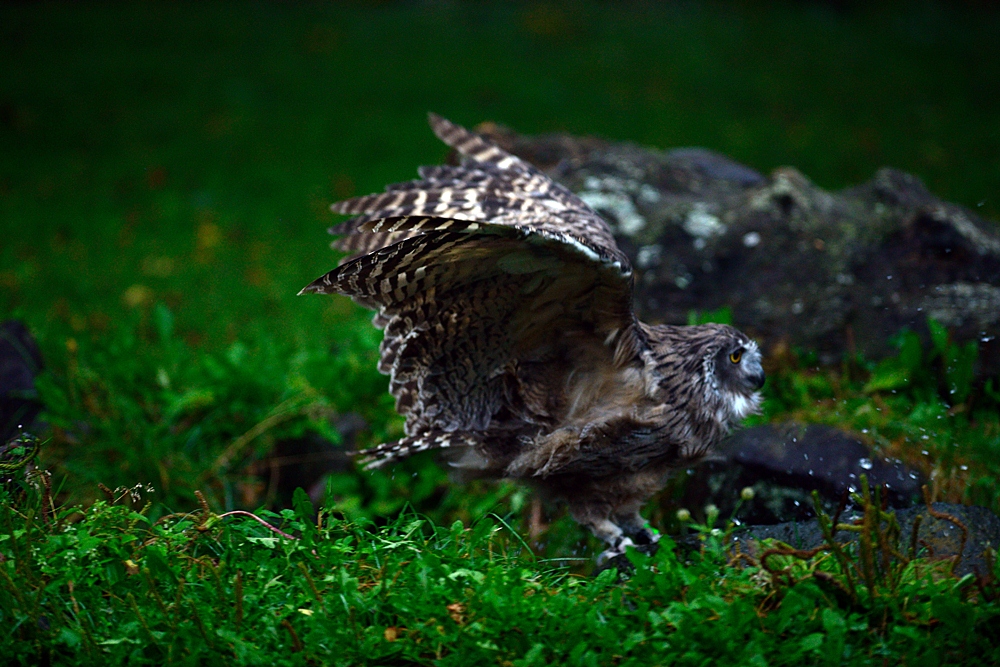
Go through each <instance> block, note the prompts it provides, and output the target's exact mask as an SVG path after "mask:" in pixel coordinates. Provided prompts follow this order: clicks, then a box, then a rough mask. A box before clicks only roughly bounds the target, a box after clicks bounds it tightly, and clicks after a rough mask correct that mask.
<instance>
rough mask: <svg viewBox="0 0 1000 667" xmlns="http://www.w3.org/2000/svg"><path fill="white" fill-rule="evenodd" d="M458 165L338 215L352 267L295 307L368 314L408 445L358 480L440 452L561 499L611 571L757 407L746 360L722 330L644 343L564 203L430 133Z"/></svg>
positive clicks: (619, 287)
mask: <svg viewBox="0 0 1000 667" xmlns="http://www.w3.org/2000/svg"><path fill="white" fill-rule="evenodd" d="M430 124H431V127H432V128H433V130H434V132H435V133H436V134H437V136H438V137H440V138H441V140H442V141H444V142H445V143H446V144H448V145H449V146H451V147H453V148H454V149H455V150H457V151H458V153H459V154H461V156H462V157H463V160H462V163H461V165H460V166H435V167H422V168H421V169H420V170H419V174H420V178H419V179H418V180H415V181H410V182H408V183H399V184H395V185H390V186H388V187H387V188H386V192H385V193H381V194H373V195H368V196H365V197H357V198H355V199H350V200H347V201H343V202H340V203H337V204H334V205H333V207H332V210H333V211H334V212H335V213H344V214H356V217H354V218H351V219H350V220H348V221H347V222H345V223H343V224H341V225H339V226H337V227H334V228H333V229H331V230H330V231H331V233H333V234H339V235H342V236H341V238H339V239H338V240H337V241H335V242H334V244H333V245H334V247H335V248H338V249H340V250H344V251H346V252H347V253H348V256H347V257H346V258H345V259H344V260H343V261H342V262H341V265H340V266H339V267H338V268H336V269H334V270H333V271H331V272H329V273H327V274H326V275H324V276H322V277H321V278H319V279H317V280H315V281H314V282H313V283H312V284H310V285H309V286H308V287H306V288H305V289H303V290H302V293H307V292H318V293H321V294H329V293H338V294H345V295H347V296H349V297H351V298H352V299H354V300H355V301H356V302H357V303H359V304H362V305H364V306H367V307H369V308H372V309H374V310H376V311H377V314H376V315H375V318H374V323H375V326H377V327H380V328H382V329H384V331H385V337H384V340H383V341H382V347H381V359H380V361H379V365H378V369H379V371H381V372H382V373H384V374H386V375H388V376H389V377H390V382H389V391H390V392H391V393H392V395H393V396H395V398H396V409H397V410H398V411H399V413H400V414H402V415H403V416H405V417H406V437H405V438H403V439H401V440H399V441H397V442H392V443H387V444H383V445H379V446H377V447H374V448H372V449H368V450H365V451H363V452H360V453H359V454H360V456H361V457H362V460H363V461H364V462H365V463H367V465H368V466H369V467H375V466H380V465H383V464H385V463H388V462H390V461H393V460H395V459H398V458H402V457H404V456H409V455H410V454H414V453H416V452H422V451H425V450H428V449H447V450H450V452H451V456H450V458H451V462H450V464H451V465H452V466H454V467H456V468H459V469H461V470H462V471H463V472H464V473H465V474H466V475H468V476H478V477H487V478H513V479H519V480H525V481H528V482H530V483H531V484H532V485H534V486H535V487H537V488H539V489H540V490H541V491H542V492H543V493H547V494H549V495H550V496H553V497H556V498H562V499H565V500H566V502H567V503H568V504H569V509H570V512H571V513H572V515H573V517H574V518H575V519H576V520H577V521H578V522H579V523H581V524H583V525H584V526H586V527H587V528H589V529H590V530H591V531H592V532H593V533H594V534H595V535H597V536H598V537H599V538H601V539H602V540H604V541H605V542H607V543H608V544H609V545H610V548H609V549H608V550H607V551H605V552H604V554H602V556H603V557H605V558H607V557H611V556H614V555H617V554H620V553H623V552H624V549H625V547H626V546H628V545H631V544H644V543H645V544H648V543H650V542H652V541H654V540H655V533H654V532H653V531H650V530H649V529H648V528H647V527H646V524H645V521H644V520H643V518H642V517H641V516H640V514H639V510H640V508H641V507H642V505H643V504H644V503H645V502H646V500H647V499H649V497H650V496H652V495H653V494H654V493H656V492H657V491H658V490H660V489H661V488H662V487H663V485H664V483H665V481H666V478H667V476H668V475H669V473H670V471H671V470H672V469H674V468H678V467H683V466H688V465H690V464H692V463H694V462H696V461H697V460H699V459H701V458H702V457H703V456H704V455H705V454H706V453H707V452H708V451H709V450H710V449H711V448H712V446H713V445H715V444H716V443H717V442H718V441H719V440H720V439H721V438H723V437H724V436H725V435H726V434H727V433H728V431H729V430H730V429H731V428H733V427H734V426H736V425H738V424H739V423H740V422H741V420H742V419H743V418H744V417H746V416H747V415H748V414H751V413H753V412H755V411H756V410H757V408H758V405H759V404H760V395H759V394H758V390H759V389H760V388H761V387H762V386H763V384H764V372H763V370H762V369H761V355H760V352H759V351H758V348H757V345H756V343H754V341H752V340H750V339H749V338H748V337H747V336H745V335H743V334H742V333H740V332H739V331H737V330H736V329H734V328H732V327H729V326H724V325H719V324H706V325H701V326H665V325H658V326H651V325H647V324H643V323H642V322H640V321H638V320H637V319H636V317H635V314H634V312H633V309H632V286H633V275H632V267H631V265H630V264H629V261H628V258H627V257H626V256H625V255H624V254H623V253H622V252H621V250H619V249H618V246H617V245H616V244H615V241H614V238H613V237H612V235H611V229H610V227H609V226H608V224H607V223H606V222H605V221H604V220H602V219H601V217H600V216H599V215H598V214H597V213H595V212H594V211H593V210H591V209H590V208H589V207H588V206H587V205H586V204H585V203H583V201H581V200H580V199H579V198H578V197H576V196H575V195H573V194H572V193H571V192H570V191H569V190H567V189H566V188H564V187H562V186H561V185H559V184H557V183H554V182H553V181H552V180H550V179H549V178H548V177H547V176H545V175H544V174H543V173H541V172H540V171H539V170H537V169H536V168H534V167H532V166H531V165H529V164H528V163H526V162H524V161H522V160H520V159H519V158H517V157H515V156H513V155H511V154H509V153H507V152H505V151H503V150H501V149H500V148H499V147H497V146H495V145H493V144H492V143H490V142H488V141H486V140H485V139H483V138H482V137H480V136H479V135H476V134H474V133H472V132H469V131H468V130H466V129H464V128H462V127H459V126H457V125H454V124H452V123H450V122H449V121H447V120H445V119H444V118H441V117H439V116H436V115H433V114H432V115H431V116H430Z"/></svg>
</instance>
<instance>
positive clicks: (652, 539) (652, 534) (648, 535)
mask: <svg viewBox="0 0 1000 667" xmlns="http://www.w3.org/2000/svg"><path fill="white" fill-rule="evenodd" d="M632 541H633V542H635V544H636V546H652V545H654V544H656V543H657V542H659V541H660V531H658V530H657V529H655V528H651V527H650V526H649V525H648V524H647V525H646V526H643V527H642V528H640V529H639V530H637V531H636V532H635V533H633V535H632Z"/></svg>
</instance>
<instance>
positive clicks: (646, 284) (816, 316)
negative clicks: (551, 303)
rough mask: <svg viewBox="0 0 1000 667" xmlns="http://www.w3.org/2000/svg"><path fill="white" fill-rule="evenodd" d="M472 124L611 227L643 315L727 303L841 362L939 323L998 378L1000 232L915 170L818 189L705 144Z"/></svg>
mask: <svg viewBox="0 0 1000 667" xmlns="http://www.w3.org/2000/svg"><path fill="white" fill-rule="evenodd" d="M478 129H479V131H480V132H482V133H483V134H486V135H488V136H489V137H490V138H492V139H493V140H494V141H496V142H497V143H498V144H500V145H501V146H502V147H504V148H505V149H507V150H509V151H510V152H512V153H514V154H516V155H518V156H520V157H522V158H524V159H526V160H528V161H530V162H532V163H534V164H536V165H537V166H538V167H540V168H541V169H543V170H545V171H546V172H547V173H548V174H549V175H550V176H551V177H553V178H554V179H555V180H557V181H559V182H561V183H563V184H564V185H566V186H567V187H569V188H570V189H571V190H573V191H574V192H575V193H577V194H578V195H579V196H580V197H581V198H583V199H584V201H586V202H588V203H589V204H590V205H591V206H593V207H594V208H596V209H597V210H598V211H600V212H601V213H602V214H603V215H604V216H605V217H606V218H607V219H608V220H609V222H611V223H612V225H613V227H614V230H615V234H616V237H617V239H618V243H619V245H620V246H621V248H622V250H624V251H625V252H626V253H627V254H628V255H629V257H630V258H631V259H632V262H633V263H634V265H635V267H636V269H637V280H636V289H637V295H636V308H637V309H638V310H639V312H640V315H641V316H642V317H643V318H644V319H646V320H647V321H650V322H669V323H684V322H686V321H687V318H688V314H689V312H690V311H712V310H716V309H719V308H722V307H728V308H730V309H731V313H732V318H733V323H734V324H735V325H736V326H738V327H740V328H742V329H744V330H746V331H748V332H749V333H751V334H753V335H755V336H757V337H758V338H760V339H761V340H762V341H763V342H764V343H765V346H766V347H770V348H773V347H774V346H776V345H781V344H786V345H799V346H803V347H805V348H808V349H810V350H815V351H817V352H818V353H819V355H820V360H821V361H824V362H835V361H839V359H840V358H841V355H842V353H843V352H845V351H858V352H861V353H863V354H864V355H865V356H866V357H868V358H872V359H877V358H880V357H883V356H886V355H888V354H890V353H892V352H893V351H894V350H893V348H892V345H891V343H890V341H889V338H890V336H891V334H893V333H896V332H897V331H899V330H900V329H901V328H903V327H910V328H912V329H914V330H916V331H918V332H923V333H926V322H927V318H928V317H932V318H934V319H936V320H937V321H939V322H940V323H942V324H944V325H946V326H947V327H948V328H949V329H950V330H951V331H952V335H953V336H954V338H955V339H956V340H957V341H959V342H961V341H968V340H976V341H978V342H979V343H980V366H981V367H980V368H979V369H978V370H979V372H980V373H987V374H994V373H996V372H997V371H998V370H1000V344H998V342H997V340H996V335H997V332H998V329H1000V234H998V229H997V227H996V225H995V224H993V223H990V222H987V221H984V220H982V219H981V218H979V217H978V216H976V215H975V214H974V213H973V212H971V211H969V210H968V209H965V208H963V207H961V206H958V205H955V204H949V203H948V202H944V201H941V200H940V199H938V198H937V197H935V196H934V195H933V194H931V193H930V192H928V191H927V189H926V188H925V187H924V185H923V184H922V183H921V182H920V180H919V179H918V178H916V177H915V176H911V175H908V174H905V173H902V172H900V171H896V170H894V169H889V168H885V169H881V170H879V171H878V172H877V173H876V174H875V176H874V177H873V178H872V179H871V180H870V181H868V182H867V183H863V184H861V185H858V186H856V187H851V188H847V189H845V190H841V191H839V192H827V191H825V190H823V189H821V188H819V187H817V186H815V185H814V184H813V183H811V182H810V181H809V179H808V178H806V176H804V175H803V174H801V173H799V172H798V171H797V170H795V169H794V168H791V167H783V168H780V169H777V170H775V171H774V172H772V173H771V174H770V175H768V176H764V175H762V174H760V173H758V172H756V171H754V170H753V169H751V168H749V167H746V166H744V165H741V164H738V163H737V162H734V161H733V160H730V159H729V158H727V157H725V156H724V155H720V154H718V153H715V152H713V151H709V150H705V149H701V148H684V149H676V150H671V151H661V150H655V149H651V148H645V147H641V146H637V145H634V144H630V143H610V142H606V141H603V140H600V139H594V138H578V137H573V136H569V135H564V134H557V135H544V136H537V137H527V136H521V135H518V134H515V133H513V132H511V131H510V130H507V129H505V128H502V127H500V126H497V125H494V124H491V123H486V124H483V125H481V126H480V127H479V128H478Z"/></svg>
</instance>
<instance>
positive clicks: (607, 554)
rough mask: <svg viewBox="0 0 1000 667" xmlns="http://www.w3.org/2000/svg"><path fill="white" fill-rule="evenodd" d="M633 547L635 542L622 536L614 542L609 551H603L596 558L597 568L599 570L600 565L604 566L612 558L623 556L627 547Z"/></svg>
mask: <svg viewBox="0 0 1000 667" xmlns="http://www.w3.org/2000/svg"><path fill="white" fill-rule="evenodd" d="M634 546H635V542H633V541H632V539H631V538H629V537H624V536H622V537H619V538H618V539H617V540H615V543H614V546H612V547H611V548H610V549H605V550H604V551H602V552H601V553H600V555H599V556H598V557H597V567H599V568H600V567H601V566H602V565H604V564H605V563H607V562H608V561H610V560H611V559H613V558H618V557H619V556H624V555H625V549H626V548H627V547H634Z"/></svg>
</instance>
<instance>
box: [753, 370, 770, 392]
mask: <svg viewBox="0 0 1000 667" xmlns="http://www.w3.org/2000/svg"><path fill="white" fill-rule="evenodd" d="M766 379H767V376H766V375H764V371H761V372H760V373H757V374H756V375H751V376H750V384H751V385H753V388H754V389H755V390H757V389H760V388H761V387H763V386H764V380H766Z"/></svg>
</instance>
